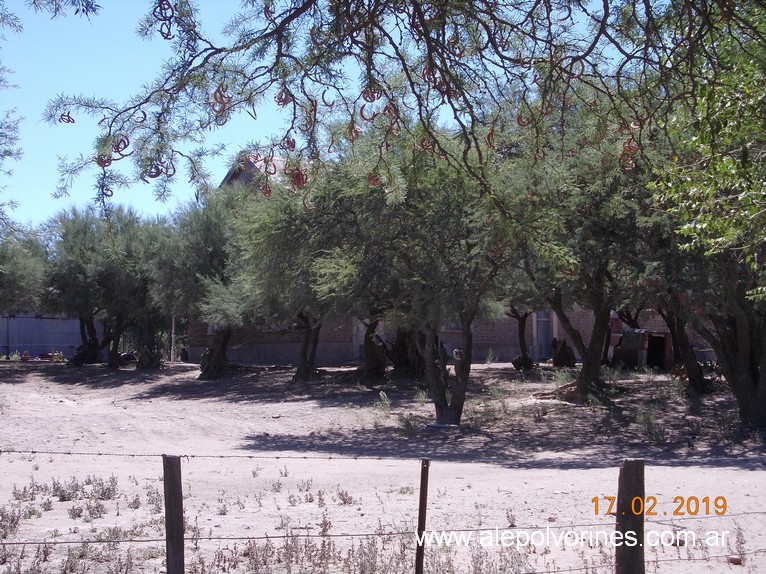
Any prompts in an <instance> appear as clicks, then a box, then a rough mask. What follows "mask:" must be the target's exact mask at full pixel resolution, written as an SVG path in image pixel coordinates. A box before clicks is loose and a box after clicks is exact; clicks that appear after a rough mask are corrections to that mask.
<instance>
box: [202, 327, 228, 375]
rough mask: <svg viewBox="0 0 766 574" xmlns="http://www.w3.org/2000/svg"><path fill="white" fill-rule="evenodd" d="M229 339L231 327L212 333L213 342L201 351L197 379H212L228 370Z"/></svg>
mask: <svg viewBox="0 0 766 574" xmlns="http://www.w3.org/2000/svg"><path fill="white" fill-rule="evenodd" d="M230 340H231V329H230V328H229V327H225V328H223V329H219V330H218V331H216V332H215V335H213V343H212V344H211V345H210V346H209V347H208V348H207V349H206V350H205V352H204V353H202V357H201V358H200V365H199V367H200V374H199V376H198V377H197V378H198V379H214V378H217V377H221V376H223V375H225V374H227V373H228V372H229V369H230V367H231V365H230V364H229V359H228V358H227V357H226V352H227V350H228V348H229V341H230Z"/></svg>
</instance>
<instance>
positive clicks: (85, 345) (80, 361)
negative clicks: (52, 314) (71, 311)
mask: <svg viewBox="0 0 766 574" xmlns="http://www.w3.org/2000/svg"><path fill="white" fill-rule="evenodd" d="M80 338H81V340H82V345H80V346H79V347H78V348H77V349H75V352H74V355H73V356H72V364H73V365H75V366H76V367H80V366H82V365H90V364H93V363H100V362H101V348H100V346H99V342H98V332H97V331H96V325H95V322H94V320H93V316H92V315H89V316H83V315H80Z"/></svg>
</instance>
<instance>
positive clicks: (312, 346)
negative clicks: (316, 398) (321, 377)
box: [293, 313, 322, 381]
mask: <svg viewBox="0 0 766 574" xmlns="http://www.w3.org/2000/svg"><path fill="white" fill-rule="evenodd" d="M298 319H299V320H300V321H301V323H303V339H302V340H301V347H300V356H299V357H298V368H297V369H296V370H295V376H294V377H293V380H294V381H310V380H311V379H313V378H314V377H315V376H316V374H317V373H316V368H315V367H314V361H315V359H316V352H317V346H318V345H319V331H320V329H321V328H322V323H320V322H319V321H318V320H317V319H315V318H314V317H312V316H310V315H308V314H306V313H300V314H299V315H298Z"/></svg>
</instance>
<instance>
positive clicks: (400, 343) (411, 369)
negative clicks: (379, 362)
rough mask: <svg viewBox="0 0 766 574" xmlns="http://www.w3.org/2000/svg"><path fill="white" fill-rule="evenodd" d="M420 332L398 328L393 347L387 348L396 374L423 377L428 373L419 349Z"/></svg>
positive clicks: (387, 354)
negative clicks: (418, 338)
mask: <svg viewBox="0 0 766 574" xmlns="http://www.w3.org/2000/svg"><path fill="white" fill-rule="evenodd" d="M417 337H418V333H417V332H416V331H412V330H405V329H398V330H397V331H396V340H395V341H394V344H393V346H392V348H391V349H387V350H386V356H387V357H388V360H389V361H391V363H392V364H393V365H394V371H393V373H392V374H393V375H394V376H399V377H421V376H424V375H425V374H426V370H425V362H424V360H423V355H421V353H420V352H419V351H418V346H417Z"/></svg>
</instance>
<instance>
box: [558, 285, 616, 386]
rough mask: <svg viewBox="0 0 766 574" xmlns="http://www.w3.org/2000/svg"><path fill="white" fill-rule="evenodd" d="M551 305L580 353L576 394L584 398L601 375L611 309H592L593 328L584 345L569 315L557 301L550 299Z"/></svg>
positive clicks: (602, 307)
mask: <svg viewBox="0 0 766 574" xmlns="http://www.w3.org/2000/svg"><path fill="white" fill-rule="evenodd" d="M549 302H550V303H552V305H551V307H552V308H553V310H554V312H555V313H556V316H557V317H558V319H559V322H560V323H561V326H562V327H563V329H564V331H565V332H566V334H567V335H569V338H570V339H571V340H572V342H573V344H574V346H575V348H576V349H577V351H578V353H579V354H580V358H581V360H582V367H581V368H580V374H579V375H578V377H577V394H578V395H579V396H580V398H585V397H586V396H587V394H588V391H589V389H591V388H592V387H593V386H594V385H595V384H596V383H597V382H598V380H599V378H600V376H601V356H602V353H603V349H604V341H605V339H606V335H607V331H608V330H609V317H610V316H611V309H609V307H608V306H605V305H604V306H601V307H600V308H597V309H595V310H593V330H592V331H591V335H590V341H588V345H587V346H586V345H585V342H584V341H583V338H582V335H581V334H580V332H579V331H578V330H577V329H576V328H575V327H574V325H572V322H571V321H570V320H569V316H568V315H567V314H566V311H565V310H564V308H563V306H562V305H561V304H558V303H560V302H559V301H556V300H551V301H549Z"/></svg>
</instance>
